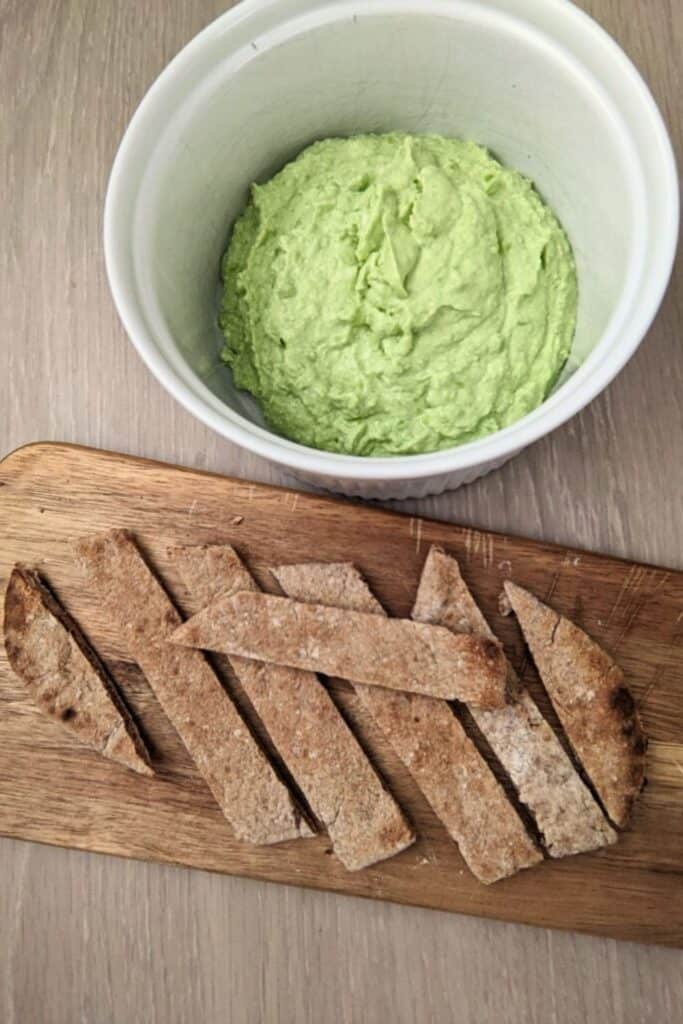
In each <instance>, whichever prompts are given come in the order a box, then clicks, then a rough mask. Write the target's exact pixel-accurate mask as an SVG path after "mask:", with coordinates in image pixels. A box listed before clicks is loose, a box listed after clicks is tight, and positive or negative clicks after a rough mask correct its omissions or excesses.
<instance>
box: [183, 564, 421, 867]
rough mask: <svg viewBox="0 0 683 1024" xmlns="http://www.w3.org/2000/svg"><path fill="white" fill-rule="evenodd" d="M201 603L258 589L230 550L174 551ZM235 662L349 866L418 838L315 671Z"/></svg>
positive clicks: (386, 854)
mask: <svg viewBox="0 0 683 1024" xmlns="http://www.w3.org/2000/svg"><path fill="white" fill-rule="evenodd" d="M169 555H170V557H171V560H172V561H173V562H174V564H175V565H176V566H177V567H178V569H179V571H180V574H181V577H182V579H183V582H184V584H185V586H186V588H187V590H188V591H189V593H190V596H191V598H192V600H193V603H194V604H195V605H196V606H197V607H202V606H203V605H206V604H208V603H209V602H210V601H211V600H212V599H213V598H214V597H215V596H216V594H219V593H231V592H233V591H248V590H252V591H256V590H257V584H256V582H255V580H254V579H253V577H252V576H251V574H250V573H249V571H248V569H247V568H246V566H245V565H244V564H243V563H242V561H241V560H240V558H239V556H238V555H237V553H236V552H235V551H234V550H233V548H231V547H229V546H227V545H225V546H223V545H221V546H208V547H179V548H172V549H170V551H169ZM230 664H231V666H232V668H233V671H234V672H235V674H236V675H237V678H238V679H239V681H240V683H241V684H242V687H243V688H244V691H245V693H246V694H247V696H248V697H249V699H250V701H251V702H252V704H253V706H254V708H255V709H256V712H257V713H258V715H259V717H260V719H261V721H262V722H263V724H264V726H265V727H266V730H267V732H268V734H269V735H270V737H271V739H272V741H273V743H274V744H275V747H276V748H277V750H278V752H279V754H280V755H281V757H282V759H283V760H284V762H285V764H286V765H287V768H288V769H289V771H290V772H291V774H292V777H293V779H294V780H295V782H296V783H297V785H298V786H299V788H300V789H301V791H302V793H303V794H304V796H305V797H306V800H307V801H308V804H309V806H310V808H311V810H312V811H313V813H314V814H315V815H316V817H317V818H318V819H319V820H320V821H321V822H322V824H323V825H324V826H325V827H326V829H327V831H328V833H329V836H330V839H331V840H332V846H333V849H334V852H335V853H336V855H337V856H338V857H339V859H340V861H341V862H342V864H344V866H345V867H346V868H347V869H348V870H349V871H357V870H359V869H360V868H364V867H367V866H368V865H370V864H374V863H376V862H377V861H380V860H386V858H387V857H392V856H394V855H395V854H396V853H400V851H401V850H404V849H405V848H406V847H407V846H410V844H411V843H413V842H414V840H415V836H414V834H413V832H412V830H411V829H410V827H409V826H408V824H407V823H406V821H405V819H404V817H403V815H402V813H401V810H400V808H399V807H398V805H397V803H396V802H395V800H394V799H393V797H392V796H391V795H390V794H389V793H388V792H387V790H386V789H385V788H384V786H383V785H382V783H381V781H380V779H379V778H378V776H377V774H376V772H375V770H374V769H373V767H372V765H371V764H370V761H369V760H368V758H367V756H366V755H365V753H364V752H363V750H362V749H361V747H360V745H359V743H358V741H357V740H356V738H355V736H354V735H353V733H352V732H351V730H350V729H349V727H348V726H347V724H346V722H345V721H344V719H343V717H342V716H341V714H340V713H339V711H338V710H337V708H336V706H335V704H334V702H333V701H332V699H331V698H330V696H329V694H328V693H327V691H326V689H325V687H324V686H323V685H322V683H321V682H320V680H319V679H318V677H317V676H316V675H314V674H313V673H312V672H303V671H301V670H300V669H292V668H286V667H283V666H280V665H266V664H264V663H263V662H257V661H249V660H247V659H246V658H240V657H238V656H233V657H231V658H230Z"/></svg>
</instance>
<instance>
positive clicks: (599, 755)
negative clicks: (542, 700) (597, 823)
mask: <svg viewBox="0 0 683 1024" xmlns="http://www.w3.org/2000/svg"><path fill="white" fill-rule="evenodd" d="M505 592H506V594H507V596H508V598H509V601H510V604H511V605H512V608H513V611H514V613H515V615H516V616H517V619H518V620H519V624H520V626H521V627H522V632H523V633H524V638H525V640H526V642H527V644H528V646H529V650H530V651H531V653H532V655H533V658H534V661H535V663H536V667H537V668H538V672H539V675H540V677H541V681H542V682H543V685H544V686H545V688H546V690H547V692H548V695H549V697H550V699H551V701H552V704H553V707H554V708H555V711H556V712H557V716H558V718H559V719H560V722H561V723H562V727H563V729H564V731H565V733H566V735H567V738H568V739H569V742H570V744H571V746H572V748H573V750H574V752H575V753H576V756H577V757H578V759H579V761H580V762H581V764H582V765H583V768H584V770H585V771H586V773H587V774H588V776H589V778H590V779H591V781H592V783H593V785H594V786H595V790H596V792H597V793H598V796H599V797H600V799H601V800H602V803H603V805H604V807H605V810H606V811H607V813H608V815H609V816H610V818H611V819H612V821H613V822H614V823H615V825H618V826H620V827H623V826H624V825H626V824H627V822H628V819H629V816H630V813H631V808H632V806H633V802H634V800H635V798H636V797H637V795H638V793H639V792H640V790H641V789H642V786H643V780H644V777H645V751H646V748H647V742H646V740H645V737H644V735H643V729H642V726H641V722H640V717H639V715H638V712H637V711H636V707H635V704H634V701H633V698H632V696H631V694H630V692H629V690H628V689H627V687H626V685H625V683H624V673H623V672H622V671H621V669H620V668H619V666H618V665H616V664H615V663H614V662H613V661H612V659H611V658H610V657H609V655H608V654H607V653H606V652H605V651H604V650H603V649H602V648H601V647H599V646H598V644H596V643H595V641H594V640H592V639H591V638H590V637H589V636H588V635H587V634H586V633H584V631H583V630H582V629H579V627H578V626H575V625H574V623H573V622H570V620H569V619H566V618H564V617H563V616H561V615H558V614H557V612H555V611H553V610H552V608H548V606H547V605H545V604H542V603H541V601H539V600H538V598H536V597H534V596H533V594H530V593H529V592H528V591H527V590H523V589H522V587H518V586H517V585H516V584H514V583H510V582H508V583H506V584H505Z"/></svg>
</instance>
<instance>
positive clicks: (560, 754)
mask: <svg viewBox="0 0 683 1024" xmlns="http://www.w3.org/2000/svg"><path fill="white" fill-rule="evenodd" d="M413 615H414V616H415V617H416V618H419V619H420V620H421V621H427V622H439V623H441V624H442V625H444V626H446V627H447V628H448V629H452V630H453V631H456V632H460V633H462V632H465V631H470V632H475V633H479V634H480V635H482V636H492V635H493V634H492V631H491V628H490V626H489V625H488V623H487V622H486V619H485V618H484V616H483V615H482V613H481V611H480V609H479V607H478V605H477V603H476V601H475V600H474V598H473V597H472V594H471V593H470V591H469V589H468V587H467V585H466V583H465V581H464V580H463V578H462V576H461V574H460V568H459V566H458V563H457V561H456V560H455V559H454V558H452V557H451V556H449V555H447V554H446V553H445V552H444V551H443V550H441V549H440V548H437V547H433V548H431V550H430V552H429V554H428V556H427V561H426V562H425V566H424V569H423V572H422V577H421V579H420V585H419V588H418V593H417V598H416V601H415V607H414V608H413ZM508 674H509V679H508V692H510V693H515V692H517V693H518V698H517V700H514V701H513V702H512V703H509V704H508V705H507V706H506V707H505V708H502V709H499V710H497V711H482V710H480V709H477V708H471V709H470V710H471V714H472V717H473V718H474V720H475V722H476V724H477V726H478V728H479V729H480V731H481V733H482V734H483V736H484V738H485V739H486V741H487V742H488V744H489V746H490V747H491V749H492V750H493V752H494V754H495V755H496V757H497V758H498V761H499V762H500V764H501V765H502V766H503V768H504V769H505V771H506V772H507V773H508V776H509V777H510V780H511V782H512V784H513V786H514V787H515V789H516V791H517V795H518V796H519V799H520V801H521V802H522V803H523V804H524V805H525V806H526V807H527V809H528V810H529V812H530V813H531V815H532V817H533V819H534V821H535V822H536V825H537V827H538V829H539V832H540V834H541V836H542V839H543V843H544V845H545V847H546V849H547V851H548V853H549V854H550V855H551V857H566V856H568V855H570V854H574V853H582V852H586V851H589V850H596V849H599V848H600V847H602V846H607V845H610V844H611V843H614V842H616V839H617V835H616V832H615V831H614V829H613V828H612V827H611V826H610V824H609V822H608V821H607V819H606V818H605V815H604V814H603V813H602V810H601V809H600V807H599V806H598V804H597V802H596V801H595V800H594V798H593V796H592V794H591V793H590V791H589V789H588V787H587V786H585V785H584V783H583V781H582V780H581V778H580V776H579V774H578V773H577V771H576V769H575V768H574V766H573V765H572V763H571V761H570V759H569V757H568V756H567V754H566V752H565V750H564V749H563V747H562V745H561V743H560V741H559V740H558V739H557V737H556V736H555V733H554V732H553V730H552V729H551V727H550V726H549V725H548V723H547V722H546V720H545V718H544V717H543V715H542V714H541V713H540V711H539V710H538V708H537V706H536V704H535V702H534V701H533V699H532V697H531V696H530V695H529V694H528V693H527V691H526V690H522V689H521V688H520V684H519V680H518V679H517V677H516V675H515V673H514V671H513V669H512V666H510V665H508Z"/></svg>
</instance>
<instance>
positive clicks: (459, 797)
mask: <svg viewBox="0 0 683 1024" xmlns="http://www.w3.org/2000/svg"><path fill="white" fill-rule="evenodd" d="M272 572H273V574H274V575H275V578H276V579H277V580H278V582H279V583H280V586H281V587H282V589H283V590H284V591H285V593H286V594H288V595H289V596H290V597H293V598H294V599H295V600H297V601H308V602H311V603H319V604H324V605H330V606H332V607H338V608H350V609H354V610H355V611H362V612H368V613H370V614H375V615H384V614H386V613H385V612H384V609H383V608H382V606H381V604H380V603H379V601H377V599H376V598H375V597H374V596H373V594H372V593H371V591H370V589H369V587H368V586H367V584H366V583H365V581H364V579H363V578H362V576H361V574H360V573H359V572H358V570H357V569H356V568H355V566H353V565H351V564H349V563H341V564H309V565H285V566H279V567H278V568H276V569H273V570H272ZM355 689H356V693H357V694H358V697H359V698H360V700H361V701H362V703H363V704H364V705H365V707H366V708H367V710H368V711H369V713H370V714H371V715H372V717H373V719H374V721H375V723H376V724H377V725H378V726H379V728H380V729H381V730H382V732H383V733H384V736H385V737H386V739H387V740H388V742H389V743H390V744H391V746H392V747H393V749H394V751H395V752H396V754H397V756H398V757H400V759H401V760H402V761H403V763H404V764H405V766H406V768H407V769H408V771H409V772H410V774H411V775H412V776H413V778H414V779H415V782H416V783H417V785H418V786H419V787H420V789H421V790H422V792H423V794H424V796H425V797H426V799H427V801H428V802H429V804H430V805H431V807H432V808H433V810H434V812H435V814H436V815H437V816H438V817H439V818H440V819H441V821H442V822H443V824H444V825H445V827H446V828H447V830H448V833H449V835H450V836H451V838H452V839H454V840H455V842H456V843H457V844H458V846H459V848H460V852H461V853H462V855H463V858H464V860H465V862H466V863H467V865H468V867H469V868H470V870H471V871H472V873H473V874H474V875H475V876H476V877H477V878H478V879H479V881H481V882H485V883H487V884H489V883H491V882H496V881H498V880H499V879H501V878H506V877H508V876H509V875H513V874H515V872H517V871H520V870H521V869H522V868H528V867H531V866H532V865H533V864H537V863H538V862H539V861H541V860H542V859H543V855H542V853H541V852H540V850H539V849H538V847H537V846H536V844H535V843H534V842H533V840H532V839H531V838H530V836H529V835H528V833H527V831H526V828H525V827H524V825H523V823H522V821H521V819H520V817H519V815H518V814H517V812H516V811H515V809H514V808H513V807H512V805H511V804H510V802H509V801H508V799H507V797H506V796H505V793H504V791H503V789H502V787H501V786H500V785H499V783H498V782H497V780H496V778H495V776H494V774H493V772H492V771H491V769H490V768H489V766H488V765H487V764H486V761H485V760H484V759H483V757H482V756H481V755H480V754H479V752H478V751H477V749H476V747H475V746H474V744H473V743H472V741H471V740H470V739H469V738H468V737H467V735H466V733H465V731H464V729H463V727H462V725H461V724H460V722H459V721H458V719H457V718H456V717H455V714H454V713H453V710H452V708H450V707H449V705H448V704H447V703H446V702H445V701H443V700H434V699H433V698H432V697H423V696H421V695H420V694H417V693H397V692H392V691H391V690H384V689H382V688H381V687H378V686H360V685H356V687H355Z"/></svg>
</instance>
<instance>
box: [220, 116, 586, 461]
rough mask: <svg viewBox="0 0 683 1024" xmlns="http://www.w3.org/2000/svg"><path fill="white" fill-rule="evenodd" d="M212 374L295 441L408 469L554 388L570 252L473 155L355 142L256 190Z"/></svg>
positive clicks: (568, 304) (292, 166)
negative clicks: (221, 372) (218, 367)
mask: <svg viewBox="0 0 683 1024" xmlns="http://www.w3.org/2000/svg"><path fill="white" fill-rule="evenodd" d="M222 272H223V281H224V292H223V299H222V305H221V312H220V326H221V328H222V331H223V333H224V335H225V338H226V343H225V347H224V349H223V352H222V358H223V360H224V361H225V362H226V363H227V364H228V365H229V366H231V367H232V371H233V375H234V380H235V383H236V385H237V387H239V388H243V389H245V390H247V391H250V392H251V393H252V394H253V395H254V396H255V397H256V398H257V400H258V401H259V403H260V405H261V408H262V410H263V413H264V415H265V418H266V421H267V422H268V424H269V425H270V426H271V427H272V428H273V429H274V430H275V431H277V432H278V433H280V434H283V435H284V436H285V437H289V438H291V439H292V440H294V441H299V442H301V443H302V444H306V445H311V446H312V447H314V448H322V449H326V450H327V451H333V452H346V453H349V454H353V455H406V454H414V453H418V452H430V451H434V450H436V449H439V448H447V447H450V446H452V445H458V444H462V443H463V442H464V441H469V440H471V439H472V438H476V437H482V436H483V435H485V434H490V433H492V432H493V431H495V430H498V429H500V428H501V427H505V426H507V425H508V424H509V423H513V422H514V421H515V420H517V419H519V418H520V417H521V416H524V415H525V414H526V413H528V412H529V411H530V410H531V409H533V408H535V407H536V406H537V405H539V404H540V403H541V402H542V401H543V399H544V398H545V397H546V395H547V394H548V392H549V390H550V389H551V388H552V386H553V384H554V382H555V381H556V380H557V377H558V374H559V373H560V371H561V369H562V366H563V364H564V362H565V360H566V358H567V355H568V353H569V348H570V346H571V342H572V337H573V334H574V327H575V322H576V304H577V288H576V273H575V269H574V260H573V256H572V251H571V248H570V245H569V242H568V241H567V237H566V235H565V233H564V231H563V230H562V227H561V226H560V224H559V223H558V221H557V218H556V217H555V215H554V214H553V213H552V211H551V210H550V209H549V208H548V207H547V206H546V205H545V204H544V203H543V201H542V200H541V198H540V197H539V195H538V193H537V192H536V191H535V189H534V187H533V185H532V183H531V182H530V181H528V179H526V178H524V177H523V176H522V175H521V174H518V173H517V172H516V171H512V170H509V169H508V168H505V167H502V166H501V164H499V163H498V162H497V161H496V160H494V159H493V158H492V157H491V156H490V155H489V154H488V153H487V151H486V150H485V149H482V148H481V147H480V146H477V145H475V144H474V143H471V142H462V141H459V140H457V139H446V138H442V137H440V136H436V135H424V136H413V135H406V134H401V133H398V132H396V133H393V134H390V135H361V136H357V137H355V138H349V139H328V140H326V141H324V142H317V143H315V144H314V145H312V146H310V147H309V148H307V149H305V150H304V151H303V152H302V153H301V154H300V156H299V157H298V158H297V159H296V160H294V161H293V162H292V163H289V164H287V166H286V167H284V168H283V170H281V171H280V172H279V174H276V175H275V177H274V178H272V179H271V180H270V181H269V182H267V184H265V185H254V186H253V188H252V193H251V200H250V202H249V204H248V206H247V208H246V210H245V211H244V213H243V214H242V215H241V217H240V218H239V219H238V220H237V222H236V224H235V226H234V230H233V233H232V238H231V241H230V244H229V247H228V250H227V252H226V253H225V256H224V258H223V265H222Z"/></svg>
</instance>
